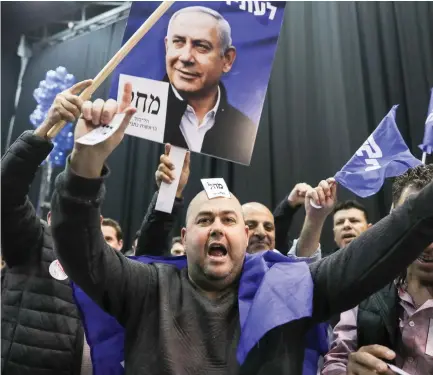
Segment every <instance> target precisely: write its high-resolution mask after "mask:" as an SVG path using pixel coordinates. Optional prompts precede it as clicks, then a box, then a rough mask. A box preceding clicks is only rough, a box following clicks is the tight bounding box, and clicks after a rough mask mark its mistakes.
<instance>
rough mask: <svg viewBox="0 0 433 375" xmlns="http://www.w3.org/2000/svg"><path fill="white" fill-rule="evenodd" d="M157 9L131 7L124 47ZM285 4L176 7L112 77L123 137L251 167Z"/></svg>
mask: <svg viewBox="0 0 433 375" xmlns="http://www.w3.org/2000/svg"><path fill="white" fill-rule="evenodd" d="M159 5H160V2H141V1H140V2H138V1H137V2H133V3H132V6H131V11H130V15H129V18H128V22H127V26H126V29H125V34H124V37H123V43H125V42H126V41H127V40H128V39H129V38H130V37H131V36H132V35H133V34H134V32H135V31H136V30H137V29H138V28H139V27H140V26H141V25H142V23H143V22H144V21H145V20H146V19H147V18H148V17H149V16H150V14H152V13H153V11H155V9H156V8H157V7H158V6H159ZM284 7H285V2H273V1H225V2H223V1H221V2H215V1H212V2H183V1H182V2H175V3H174V4H173V5H172V6H171V7H170V8H169V9H168V11H167V12H166V13H165V14H164V15H163V16H162V17H161V18H160V19H159V21H158V22H157V23H156V24H155V25H154V26H153V27H152V29H151V30H150V31H149V32H148V33H147V34H146V35H145V36H144V37H143V39H142V40H141V41H140V42H139V43H138V44H137V45H136V46H135V47H134V48H133V50H132V51H131V52H130V53H129V54H128V55H127V56H126V57H125V59H124V60H123V61H122V62H121V63H120V64H119V65H118V67H117V68H116V70H115V71H114V73H113V80H112V87H111V91H110V96H111V97H112V98H118V96H119V94H120V93H121V92H122V90H123V85H124V83H125V82H130V83H131V84H132V87H133V95H132V96H133V97H132V104H133V105H134V106H135V107H137V113H136V114H135V115H134V117H133V118H132V120H131V122H130V124H129V126H128V128H127V130H126V134H129V135H132V136H136V137H140V138H145V139H148V140H151V141H155V142H159V143H170V144H172V145H174V146H178V147H181V148H185V149H189V150H190V151H192V152H198V153H202V154H206V155H209V156H213V157H216V158H221V159H225V160H230V161H232V162H235V163H240V164H244V165H249V164H250V161H251V156H252V153H253V149H254V143H255V139H256V135H257V130H258V125H259V120H260V116H261V112H262V108H263V103H264V100H265V95H266V90H267V86H268V82H269V77H270V74H271V69H272V63H273V60H274V56H275V50H276V47H277V42H278V36H279V33H280V29H281V25H282V22H283V17H284Z"/></svg>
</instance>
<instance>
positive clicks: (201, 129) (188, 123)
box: [171, 85, 221, 152]
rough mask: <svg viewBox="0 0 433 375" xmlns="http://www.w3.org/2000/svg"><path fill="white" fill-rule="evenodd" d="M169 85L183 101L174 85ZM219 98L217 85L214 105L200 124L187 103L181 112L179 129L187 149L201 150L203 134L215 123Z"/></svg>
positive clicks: (219, 93)
mask: <svg viewBox="0 0 433 375" xmlns="http://www.w3.org/2000/svg"><path fill="white" fill-rule="evenodd" d="M171 87H172V88H173V92H174V95H176V97H177V98H178V99H179V100H181V101H184V99H183V98H182V97H181V96H180V94H179V93H178V92H177V90H176V89H175V88H174V86H173V85H172V86H171ZM220 98H221V92H220V88H219V87H218V98H217V101H216V103H215V106H214V107H213V108H212V109H211V110H210V111H209V112H208V113H206V115H205V116H204V118H203V121H202V122H201V124H200V123H199V121H198V118H197V116H196V114H195V111H194V108H192V107H191V106H190V105H189V104H187V106H186V110H185V113H184V114H183V116H182V119H181V121H180V131H181V132H182V134H183V137H184V138H185V141H186V144H187V145H188V149H189V150H191V151H195V152H200V151H201V147H202V145H203V140H204V136H205V135H206V133H207V132H208V130H210V129H212V127H213V126H214V125H215V116H216V113H217V111H218V107H219V105H220Z"/></svg>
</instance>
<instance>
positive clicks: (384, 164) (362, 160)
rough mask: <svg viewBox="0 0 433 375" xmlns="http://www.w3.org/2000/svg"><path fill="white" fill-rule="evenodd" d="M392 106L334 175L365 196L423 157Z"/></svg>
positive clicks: (418, 162)
mask: <svg viewBox="0 0 433 375" xmlns="http://www.w3.org/2000/svg"><path fill="white" fill-rule="evenodd" d="M397 107H398V106H397V105H395V106H393V107H392V108H391V110H390V111H389V113H388V114H387V115H386V116H385V118H384V119H383V120H382V121H381V123H380V124H379V126H378V127H377V128H376V129H375V131H374V132H373V133H372V134H371V135H370V136H369V137H368V139H367V140H366V141H365V142H364V144H363V145H362V146H361V147H360V148H359V149H358V151H356V153H355V155H353V156H352V158H351V159H350V160H349V161H348V162H347V164H346V165H345V166H344V167H343V168H342V169H341V170H340V171H339V172H337V174H336V175H335V179H336V180H337V182H338V183H340V184H341V185H343V186H344V187H345V188H347V189H349V190H350V191H352V192H353V193H355V194H356V195H358V196H360V197H362V198H365V197H368V196H370V195H373V194H375V193H377V192H378V191H379V190H380V188H381V187H382V185H383V183H384V181H385V178H387V177H395V176H400V175H402V174H403V173H405V172H406V171H407V170H408V169H409V168H413V167H416V166H418V165H420V164H421V161H420V160H418V159H416V158H415V157H414V156H413V155H412V154H411V152H410V150H409V148H408V147H407V145H406V143H405V142H404V139H403V137H402V136H401V134H400V131H399V130H398V128H397V124H396V122H395V114H396V110H397Z"/></svg>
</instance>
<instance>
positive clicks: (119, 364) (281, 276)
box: [72, 251, 329, 375]
mask: <svg viewBox="0 0 433 375" xmlns="http://www.w3.org/2000/svg"><path fill="white" fill-rule="evenodd" d="M131 258H132V259H135V260H137V261H139V262H142V263H166V264H171V265H172V266H174V267H177V268H179V269H181V268H184V267H186V265H187V262H186V257H175V258H172V257H153V256H140V257H131ZM72 286H73V290H74V298H75V301H76V303H77V306H78V309H79V311H80V313H81V316H82V321H83V326H84V330H85V332H86V339H87V342H88V344H89V346H90V348H91V357H92V365H93V374H94V375H123V374H124V360H125V359H124V338H125V336H124V328H123V327H122V326H121V325H120V324H119V323H118V322H117V320H116V319H115V318H114V317H112V316H110V315H109V314H107V313H105V312H104V311H103V310H102V309H101V308H100V307H99V306H98V305H97V304H96V303H95V302H93V301H92V300H91V299H90V298H89V297H88V296H87V295H86V294H85V293H84V292H83V291H82V290H81V289H80V288H79V287H78V286H77V285H76V284H75V283H72ZM281 296H286V297H287V298H281ZM238 305H239V320H240V327H241V335H240V339H239V343H238V347H237V359H238V361H239V363H240V364H242V363H243V362H244V360H245V358H246V356H247V354H248V352H249V351H250V350H251V349H252V348H253V347H254V346H255V345H256V344H257V343H258V342H259V340H260V339H261V338H262V337H263V336H264V335H265V334H266V333H267V332H269V331H270V330H272V329H273V328H275V327H278V326H281V325H283V324H286V323H289V322H291V321H293V320H297V319H301V318H304V317H311V315H312V306H313V280H312V278H311V273H310V270H309V268H308V265H307V264H306V263H305V262H303V261H300V260H299V259H297V258H295V257H289V256H287V257H286V256H284V255H282V254H279V253H275V252H272V251H266V252H261V253H257V254H253V255H250V254H247V256H246V258H245V262H244V267H243V270H242V276H241V280H240V283H239V290H238ZM269 306H272V311H269V309H268V307H269ZM327 327H328V325H327V324H326V323H321V324H317V325H315V326H313V327H312V328H311V329H310V331H309V332H308V333H307V336H306V338H305V346H306V347H305V360H304V373H303V374H304V375H316V373H317V363H318V359H319V356H320V355H325V354H326V353H327V351H328V350H329V348H328V336H327ZM301 341H302V342H304V341H303V340H301Z"/></svg>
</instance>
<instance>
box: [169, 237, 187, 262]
mask: <svg viewBox="0 0 433 375" xmlns="http://www.w3.org/2000/svg"><path fill="white" fill-rule="evenodd" d="M170 254H171V255H173V256H175V257H179V256H182V255H185V248H184V246H183V244H182V237H180V236H179V237H174V238H173V239H172V240H171V249H170Z"/></svg>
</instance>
